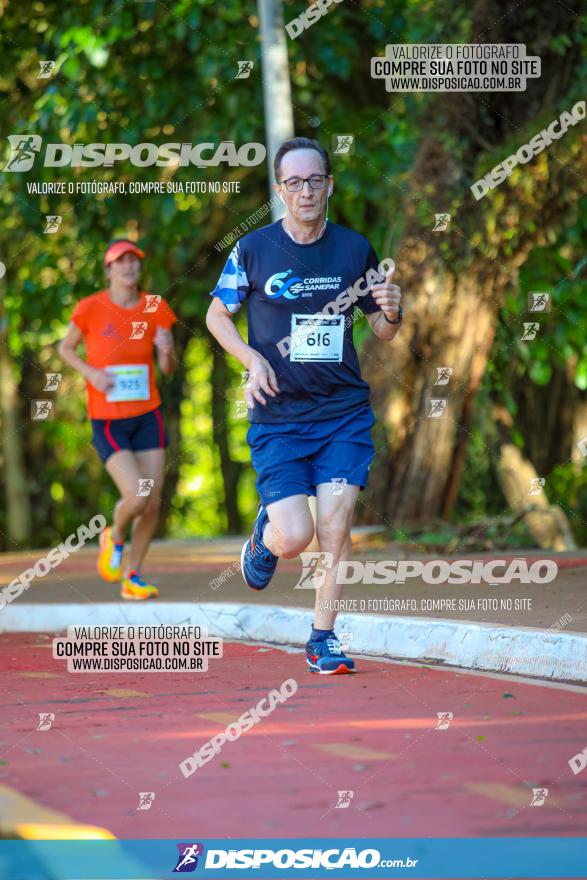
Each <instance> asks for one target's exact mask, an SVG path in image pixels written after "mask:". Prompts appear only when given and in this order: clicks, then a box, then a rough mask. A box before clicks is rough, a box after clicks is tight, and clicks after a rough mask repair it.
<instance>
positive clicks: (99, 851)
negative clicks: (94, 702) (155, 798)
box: [0, 837, 587, 880]
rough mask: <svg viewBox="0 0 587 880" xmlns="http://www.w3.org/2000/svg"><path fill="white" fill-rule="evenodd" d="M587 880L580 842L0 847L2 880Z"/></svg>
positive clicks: (11, 843) (585, 852)
mask: <svg viewBox="0 0 587 880" xmlns="http://www.w3.org/2000/svg"><path fill="white" fill-rule="evenodd" d="M178 874H192V875H193V876H194V878H195V877H198V876H199V877H203V876H205V877H216V878H219V880H222V878H227V877H247V876H254V877H264V878H282V877H283V878H288V877H299V878H302V880H303V878H310V877H330V878H338V877H361V878H363V880H372V878H381V880H383V878H386V877H404V878H405V877H419V878H451V880H455V878H461V877H463V878H467V877H470V878H475V877H479V878H492V877H504V878H517V877H528V878H540V877H560V878H562V877H577V878H585V877H587V837H542V838H536V837H517V838H509V837H508V838H500V837H497V838H483V839H471V838H448V839H447V838H444V839H442V840H440V839H435V838H426V839H423V838H414V839H405V838H402V839H399V838H397V839H395V838H385V839H382V838H369V839H362V840H356V839H355V840H348V839H342V840H341V839H336V838H328V839H324V838H312V839H308V838H294V839H291V838H289V839H288V838H279V839H273V838H272V839H260V838H259V839H251V838H248V839H231V840H226V839H220V840H217V839H215V840H180V841H175V840H72V841H43V840H36V841H24V840H4V841H0V877H2V880H4V878H6V880H152V878H159V880H160V878H165V877H175V876H177V875H178Z"/></svg>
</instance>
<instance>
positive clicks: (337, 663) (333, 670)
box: [306, 633, 355, 675]
mask: <svg viewBox="0 0 587 880" xmlns="http://www.w3.org/2000/svg"><path fill="white" fill-rule="evenodd" d="M306 662H307V664H308V668H309V670H310V672H317V673H319V674H320V675H344V674H345V673H348V672H354V671H355V661H354V660H351V658H350V657H347V656H346V655H345V654H344V652H343V650H342V647H341V645H340V642H339V641H338V639H337V638H336V636H335V635H334V633H332V636H330V637H328V638H322V639H310V641H309V642H308V643H307V645H306Z"/></svg>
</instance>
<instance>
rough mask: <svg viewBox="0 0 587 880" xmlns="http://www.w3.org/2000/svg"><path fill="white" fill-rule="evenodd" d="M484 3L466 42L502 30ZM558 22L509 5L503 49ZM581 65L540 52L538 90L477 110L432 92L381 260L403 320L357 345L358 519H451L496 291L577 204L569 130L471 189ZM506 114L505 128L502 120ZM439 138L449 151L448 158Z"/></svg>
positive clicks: (467, 100)
mask: <svg viewBox="0 0 587 880" xmlns="http://www.w3.org/2000/svg"><path fill="white" fill-rule="evenodd" d="M496 8H498V7H497V6H496V4H495V3H492V2H488V0H481V2H478V3H477V4H476V6H475V9H474V10H473V33H477V32H484V41H487V42H501V41H504V40H505V37H504V35H503V33H502V32H501V29H500V28H501V25H499V24H494V25H493V26H491V27H488V26H487V25H488V22H489V23H491V22H499V21H500V17H498V16H496V15H493V13H495V11H496ZM566 14H567V13H565V15H566ZM561 15H562V13H560V14H559V12H556V11H553V15H552V17H549V18H548V21H545V20H544V19H543V18H542V17H533V18H532V19H529V18H528V17H527V16H525V14H524V13H523V12H520V11H519V10H518V9H517V8H516V9H513V10H511V12H510V14H509V15H508V21H507V29H508V38H507V42H516V43H518V42H519V43H527V44H530V45H537V44H540V45H547V41H548V39H549V38H550V37H551V36H554V35H555V34H556V33H558V32H560V30H561V27H562V25H561V20H560V18H561ZM492 16H493V17H492ZM545 28H546V33H545ZM579 59H580V53H579V52H578V50H577V46H576V45H574V46H573V47H572V49H569V52H568V53H567V54H566V56H565V57H560V56H556V55H552V56H549V76H548V79H547V81H546V80H544V82H543V81H540V82H536V83H533V84H532V87H531V88H530V87H529V89H528V91H529V94H523V95H514V94H496V95H491V96H481V97H482V98H483V100H481V101H476V100H475V99H474V96H472V95H467V94H465V95H461V94H459V95H455V94H449V95H439V96H436V97H434V98H431V99H430V102H429V104H428V105H427V118H426V120H425V121H424V123H423V132H424V135H423V140H422V142H421V146H420V149H419V150H418V153H417V155H416V157H415V161H414V165H413V170H412V173H411V176H410V180H409V186H408V188H407V192H406V199H405V203H404V215H405V217H406V222H405V233H404V236H403V238H402V240H401V241H400V243H399V245H398V247H397V248H396V249H395V250H394V251H393V252H392V253H391V254H389V253H387V252H386V253H384V254H382V256H384V257H388V256H393V258H394V259H395V262H396V264H397V274H396V278H395V279H394V280H396V281H397V283H398V284H399V285H400V287H401V288H402V292H403V297H404V314H405V319H404V324H403V326H402V328H401V329H400V331H399V333H398V335H397V336H396V338H395V339H394V340H393V342H392V343H391V344H390V343H388V342H381V341H380V340H378V339H376V338H375V337H370V338H369V340H368V341H367V343H366V345H365V347H364V350H363V364H364V373H365V378H366V379H367V381H368V382H369V384H370V385H371V388H372V390H373V403H374V406H375V409H376V411H377V412H378V416H379V421H380V422H381V423H382V424H381V426H380V427H379V429H378V430H379V436H378V440H379V447H380V448H379V454H378V456H377V459H376V461H375V463H374V466H373V468H372V476H371V481H370V487H369V489H368V491H367V493H366V495H365V508H366V510H367V511H368V513H366V514H365V516H364V520H366V521H370V520H373V519H374V518H377V519H383V520H384V521H385V522H387V523H388V524H391V523H418V522H422V521H426V520H429V519H431V518H434V517H440V516H444V517H446V516H448V515H449V514H450V511H451V509H452V507H453V505H454V503H455V500H456V498H457V495H458V490H459V483H460V475H461V470H462V466H463V461H464V457H465V451H466V444H467V439H468V436H469V431H470V425H471V417H472V413H473V409H474V403H475V396H476V392H477V389H478V387H479V384H480V381H481V379H482V376H483V373H484V371H485V368H486V364H487V359H488V356H489V354H490V349H491V345H492V342H493V337H494V333H495V327H496V324H497V318H498V311H499V309H500V308H501V306H502V305H503V301H504V295H505V291H506V289H507V287H508V286H510V285H514V284H515V283H516V281H517V273H518V270H519V267H520V266H521V265H523V263H524V262H525V260H526V257H527V254H528V252H529V250H530V248H531V247H532V246H535V245H536V244H542V243H543V242H546V240H547V238H548V236H549V234H550V233H551V231H552V230H553V229H556V228H557V227H559V226H560V225H561V223H564V222H568V217H569V215H570V212H571V211H572V210H574V209H575V206H576V204H577V199H578V194H577V185H576V179H577V174H580V167H579V166H580V165H581V161H582V160H581V154H580V140H579V132H575V131H574V130H569V131H568V132H567V133H566V135H565V138H566V139H562V140H561V141H558V142H557V146H556V156H554V157H551V155H550V153H549V151H548V150H545V151H544V152H543V153H542V154H541V155H540V156H539V157H536V158H535V159H534V160H533V162H530V163H528V164H527V165H524V166H523V169H522V170H520V172H519V174H520V176H519V177H517V178H512V179H510V180H507V181H506V182H504V183H502V184H501V186H500V187H498V188H497V190H496V191H495V192H492V193H490V194H489V195H487V196H486V197H485V198H484V199H482V200H481V201H480V202H475V201H474V199H473V197H472V194H471V192H470V190H469V187H470V185H471V184H472V183H473V182H474V181H475V180H476V179H477V178H478V177H480V176H482V175H483V173H486V172H487V171H488V170H490V169H491V168H492V167H493V165H495V164H496V160H495V156H496V155H500V154H499V153H496V149H501V150H502V152H503V157H504V158H505V157H507V156H508V155H509V154H510V153H511V152H512V138H513V137H515V140H516V142H518V145H522V144H524V143H526V142H527V140H528V138H529V137H530V136H531V135H533V134H534V133H535V131H534V129H532V131H530V128H531V126H530V125H527V123H528V122H529V121H532V122H534V120H535V119H536V117H537V116H538V114H539V113H540V112H541V111H543V110H544V109H545V108H549V110H550V109H551V110H552V117H551V118H555V117H556V115H557V109H556V108H557V105H558V101H559V100H560V99H561V97H562V96H563V95H564V94H565V90H566V89H568V88H569V87H570V83H571V82H572V76H573V71H574V69H575V68H576V66H577V65H578V63H579ZM543 64H544V61H543ZM570 106H572V103H571V104H570V105H569V109H570ZM558 112H560V110H559V111H558ZM539 118H542V117H539ZM511 119H515V121H516V122H515V125H513V126H512V125H506V124H505V121H506V120H511ZM535 125H536V123H535ZM524 126H526V127H524ZM577 128H578V127H577ZM539 129H540V125H537V129H536V130H539ZM437 132H442V135H441V136H438V135H437ZM447 133H450V134H451V135H452V137H453V139H454V141H455V143H458V145H459V147H458V150H457V149H451V146H450V142H449V141H447ZM447 144H448V145H447ZM553 150H554V148H553ZM514 152H515V148H514ZM583 161H584V160H583ZM449 212H450V213H451V214H452V219H451V222H450V225H449V227H448V229H447V230H446V231H443V232H435V233H433V232H432V228H433V226H434V221H435V217H434V215H435V213H449ZM390 225H391V221H390ZM439 367H449V368H451V369H452V370H453V372H452V375H451V377H450V380H449V382H448V384H443V385H438V384H436V380H437V368H439ZM437 399H440V400H442V399H446V409H445V410H444V412H443V413H442V415H441V417H440V418H434V417H431V410H432V405H431V401H432V400H437Z"/></svg>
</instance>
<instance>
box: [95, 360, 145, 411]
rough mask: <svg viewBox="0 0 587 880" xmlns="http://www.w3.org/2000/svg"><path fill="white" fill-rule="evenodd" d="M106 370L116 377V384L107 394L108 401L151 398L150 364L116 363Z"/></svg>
mask: <svg viewBox="0 0 587 880" xmlns="http://www.w3.org/2000/svg"><path fill="white" fill-rule="evenodd" d="M106 372H107V373H108V374H109V376H111V378H112V379H114V386H113V387H112V388H111V389H110V390H109V391H108V393H107V394H106V400H107V401H108V403H121V402H122V401H126V400H148V399H149V397H150V388H149V367H148V364H116V366H112V367H106Z"/></svg>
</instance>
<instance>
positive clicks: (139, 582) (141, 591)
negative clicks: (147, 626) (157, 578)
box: [120, 569, 159, 602]
mask: <svg viewBox="0 0 587 880" xmlns="http://www.w3.org/2000/svg"><path fill="white" fill-rule="evenodd" d="M121 586H122V589H121V591H120V595H121V596H122V598H123V599H129V600H130V601H134V602H140V601H141V600H142V599H156V598H157V596H158V595H159V590H158V589H157V587H155V586H153V584H148V583H147V582H146V581H144V580H143V579H142V577H141V576H140V574H139V573H138V571H135V569H132V571H129V573H128V574H127V575H126V577H123V579H122V584H121Z"/></svg>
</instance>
